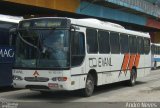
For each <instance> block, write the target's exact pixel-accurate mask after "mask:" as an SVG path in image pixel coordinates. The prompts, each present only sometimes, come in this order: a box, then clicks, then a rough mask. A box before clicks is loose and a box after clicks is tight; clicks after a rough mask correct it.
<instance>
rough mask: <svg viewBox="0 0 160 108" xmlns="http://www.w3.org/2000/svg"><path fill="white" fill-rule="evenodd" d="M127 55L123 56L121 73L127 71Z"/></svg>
mask: <svg viewBox="0 0 160 108" xmlns="http://www.w3.org/2000/svg"><path fill="white" fill-rule="evenodd" d="M129 57H130V55H129V54H125V55H124V59H123V64H122V71H124V72H125V71H126V70H127V66H128V62H129Z"/></svg>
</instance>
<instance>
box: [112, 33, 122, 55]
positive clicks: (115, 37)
mask: <svg viewBox="0 0 160 108" xmlns="http://www.w3.org/2000/svg"><path fill="white" fill-rule="evenodd" d="M110 45H111V53H113V54H119V53H120V44H119V33H114V32H111V33H110Z"/></svg>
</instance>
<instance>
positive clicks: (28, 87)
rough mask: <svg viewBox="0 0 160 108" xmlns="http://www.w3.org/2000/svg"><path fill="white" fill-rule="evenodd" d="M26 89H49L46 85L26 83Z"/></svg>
mask: <svg viewBox="0 0 160 108" xmlns="http://www.w3.org/2000/svg"><path fill="white" fill-rule="evenodd" d="M26 88H27V89H49V88H48V87H47V86H43V85H27V86H26Z"/></svg>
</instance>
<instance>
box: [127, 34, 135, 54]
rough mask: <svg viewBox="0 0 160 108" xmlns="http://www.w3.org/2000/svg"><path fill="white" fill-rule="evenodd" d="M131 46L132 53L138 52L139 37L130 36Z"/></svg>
mask: <svg viewBox="0 0 160 108" xmlns="http://www.w3.org/2000/svg"><path fill="white" fill-rule="evenodd" d="M129 48H130V53H131V54H136V53H137V38H136V36H129Z"/></svg>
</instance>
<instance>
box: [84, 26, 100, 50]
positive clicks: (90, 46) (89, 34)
mask: <svg viewBox="0 0 160 108" xmlns="http://www.w3.org/2000/svg"><path fill="white" fill-rule="evenodd" d="M86 38H87V52H88V53H97V52H98V43H97V30H96V29H90V28H88V29H87V30H86Z"/></svg>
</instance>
